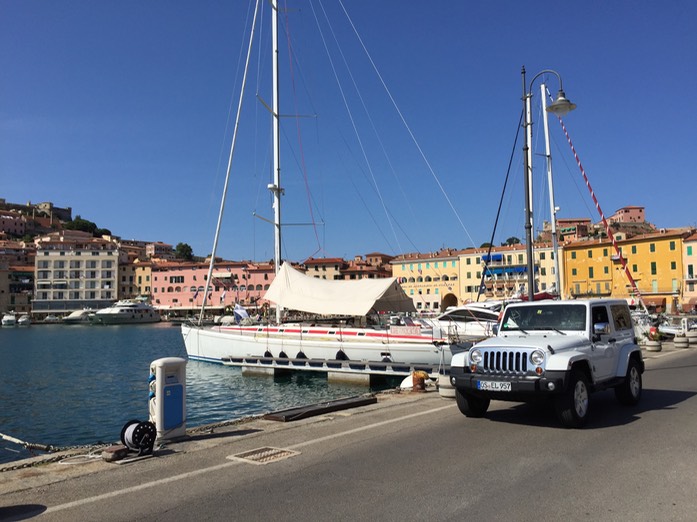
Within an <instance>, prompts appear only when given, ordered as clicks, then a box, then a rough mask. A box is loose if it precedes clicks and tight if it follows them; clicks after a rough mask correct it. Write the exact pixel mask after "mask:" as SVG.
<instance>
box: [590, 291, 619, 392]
mask: <svg viewBox="0 0 697 522" xmlns="http://www.w3.org/2000/svg"><path fill="white" fill-rule="evenodd" d="M601 324H602V325H606V329H605V331H604V332H602V333H596V325H601ZM591 340H592V344H591V360H592V361H593V375H594V377H595V380H596V381H604V380H606V379H609V378H610V377H611V376H613V375H614V374H615V366H616V361H617V350H618V345H617V339H615V336H614V326H613V322H612V320H611V318H610V312H609V310H608V309H607V306H606V305H604V304H596V305H593V306H592V307H591Z"/></svg>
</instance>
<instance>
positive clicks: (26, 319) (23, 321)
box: [17, 314, 31, 326]
mask: <svg viewBox="0 0 697 522" xmlns="http://www.w3.org/2000/svg"><path fill="white" fill-rule="evenodd" d="M29 325H31V317H30V316H29V314H22V315H20V316H19V319H17V326H29Z"/></svg>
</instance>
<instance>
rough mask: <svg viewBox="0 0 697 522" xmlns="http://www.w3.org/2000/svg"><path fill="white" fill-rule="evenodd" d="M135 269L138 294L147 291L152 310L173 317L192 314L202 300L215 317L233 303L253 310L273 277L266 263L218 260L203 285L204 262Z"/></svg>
mask: <svg viewBox="0 0 697 522" xmlns="http://www.w3.org/2000/svg"><path fill="white" fill-rule="evenodd" d="M137 265H138V268H137V269H136V272H135V277H136V283H137V284H139V285H140V286H139V288H140V289H141V290H142V293H144V292H145V291H147V290H146V289H147V288H149V289H150V290H149V291H148V294H149V295H150V296H151V300H152V303H153V306H155V308H158V309H159V310H160V311H161V312H163V313H167V314H171V315H174V316H185V315H190V314H195V313H196V312H197V311H199V310H200V309H201V306H202V305H203V303H204V299H205V300H206V308H207V309H208V310H210V311H211V312H215V313H222V311H223V310H224V309H225V308H226V307H229V306H234V305H235V304H236V303H239V304H241V305H243V306H245V307H247V308H252V309H256V308H257V307H260V306H262V304H263V302H264V301H263V296H264V294H265V292H266V290H268V288H269V285H270V284H271V281H273V277H274V267H273V265H272V264H269V263H259V264H256V263H251V262H249V261H222V260H220V261H219V262H216V263H215V266H214V269H213V271H212V273H211V279H210V283H209V284H208V285H207V284H206V283H207V281H208V272H209V263H208V262H188V261H187V262H182V261H160V262H147V263H138V264H137ZM147 283H150V284H149V285H148V284H147ZM206 286H208V290H207V291H206Z"/></svg>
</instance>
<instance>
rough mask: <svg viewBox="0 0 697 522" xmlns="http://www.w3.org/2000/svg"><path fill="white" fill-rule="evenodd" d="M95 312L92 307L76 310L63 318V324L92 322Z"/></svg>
mask: <svg viewBox="0 0 697 522" xmlns="http://www.w3.org/2000/svg"><path fill="white" fill-rule="evenodd" d="M94 313H95V311H94V310H92V309H91V308H84V309H82V310H75V311H74V312H70V313H69V314H68V315H66V316H65V317H63V318H62V319H61V322H62V323H63V324H85V323H89V322H90V320H91V319H90V318H91V316H92V315H93V314H94Z"/></svg>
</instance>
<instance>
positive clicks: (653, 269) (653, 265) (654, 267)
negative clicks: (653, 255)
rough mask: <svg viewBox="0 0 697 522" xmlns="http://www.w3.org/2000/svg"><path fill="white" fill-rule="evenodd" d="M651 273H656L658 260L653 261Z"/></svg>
mask: <svg viewBox="0 0 697 522" xmlns="http://www.w3.org/2000/svg"><path fill="white" fill-rule="evenodd" d="M651 275H656V261H651Z"/></svg>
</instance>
